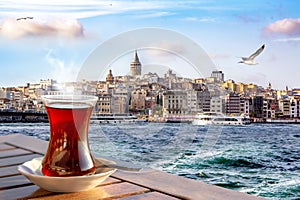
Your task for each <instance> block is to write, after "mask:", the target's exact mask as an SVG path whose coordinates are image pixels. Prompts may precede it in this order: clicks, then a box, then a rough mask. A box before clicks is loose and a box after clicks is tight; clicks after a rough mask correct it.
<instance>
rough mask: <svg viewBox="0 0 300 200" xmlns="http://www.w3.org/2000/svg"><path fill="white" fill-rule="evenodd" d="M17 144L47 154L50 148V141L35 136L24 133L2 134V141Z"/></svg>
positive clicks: (0, 138)
mask: <svg viewBox="0 0 300 200" xmlns="http://www.w3.org/2000/svg"><path fill="white" fill-rule="evenodd" d="M4 142H5V143H6V144H9V145H13V146H17V147H19V148H22V149H27V150H29V151H32V152H36V153H39V154H45V152H46V150H47V148H48V142H47V141H44V140H40V139H37V138H34V137H32V136H25V135H22V134H13V135H8V136H1V137H0V143H4Z"/></svg>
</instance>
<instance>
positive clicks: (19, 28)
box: [1, 19, 84, 39]
mask: <svg viewBox="0 0 300 200" xmlns="http://www.w3.org/2000/svg"><path fill="white" fill-rule="evenodd" d="M1 34H2V35H3V36H5V37H7V38H12V39H15V38H21V37H31V36H46V37H52V36H62V37H68V38H76V37H83V35H84V34H83V27H82V25H81V24H80V23H79V22H78V21H77V20H71V19H67V20H62V19H54V20H50V21H47V22H45V23H43V22H40V21H37V20H35V19H20V20H16V19H6V20H4V21H3V22H2V27H1Z"/></svg>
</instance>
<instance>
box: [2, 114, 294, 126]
mask: <svg viewBox="0 0 300 200" xmlns="http://www.w3.org/2000/svg"><path fill="white" fill-rule="evenodd" d="M94 121H96V122H97V120H94ZM99 121H100V120H99ZM43 122H45V123H48V122H49V120H48V116H47V113H38V112H11V111H7V112H2V111H0V123H43ZM135 122H139V121H134V122H131V123H135ZM108 123H111V124H113V123H114V122H108ZM119 123H122V121H120V122H119ZM143 123H190V121H187V120H183V121H174V122H173V121H165V120H149V121H143ZM251 123H253V124H300V119H298V118H297V119H260V118H256V119H251ZM99 124H100V123H99Z"/></svg>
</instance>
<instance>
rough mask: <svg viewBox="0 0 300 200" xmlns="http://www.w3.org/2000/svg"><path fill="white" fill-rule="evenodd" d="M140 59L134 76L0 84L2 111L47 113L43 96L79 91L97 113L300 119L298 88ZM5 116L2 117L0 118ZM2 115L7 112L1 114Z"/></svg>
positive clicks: (135, 62)
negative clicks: (179, 70) (147, 66)
mask: <svg viewBox="0 0 300 200" xmlns="http://www.w3.org/2000/svg"><path fill="white" fill-rule="evenodd" d="M141 72H142V63H141V62H140V60H139V57H138V53H137V51H135V53H134V55H133V60H132V62H131V63H130V75H125V76H114V75H113V72H112V70H109V72H108V74H107V76H106V80H105V81H87V80H82V81H79V82H64V83H59V82H57V81H56V80H53V79H48V80H40V82H39V83H27V84H26V85H25V86H19V87H6V88H4V87H2V88H0V111H1V112H2V113H3V112H25V113H45V109H44V106H43V103H42V101H41V96H42V95H46V94H48V95H56V94H63V93H64V92H65V91H80V92H81V94H86V95H95V96H97V97H98V101H97V103H96V106H95V108H94V114H101V115H105V114H112V113H132V114H134V115H136V116H139V117H143V118H147V119H152V120H155V119H161V118H166V117H178V116H181V117H183V116H194V115H196V114H197V113H199V112H220V113H223V114H226V115H235V116H237V115H247V116H250V117H251V119H252V120H254V121H260V122H263V121H266V120H269V119H297V118H298V119H300V88H293V89H289V88H286V89H285V90H276V89H273V88H272V85H271V83H269V85H268V86H267V88H264V87H262V86H258V85H255V84H253V83H239V82H235V81H234V80H224V73H223V72H222V71H212V72H211V76H210V77H206V78H197V79H190V78H184V77H179V76H178V75H176V74H175V73H173V72H172V70H171V69H168V70H167V71H166V73H165V74H164V77H159V76H158V75H157V74H156V73H151V72H149V73H147V74H144V75H142V73H141ZM0 117H1V116H0ZM2 117H3V116H2Z"/></svg>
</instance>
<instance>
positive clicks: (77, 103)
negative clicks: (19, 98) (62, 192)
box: [42, 95, 97, 176]
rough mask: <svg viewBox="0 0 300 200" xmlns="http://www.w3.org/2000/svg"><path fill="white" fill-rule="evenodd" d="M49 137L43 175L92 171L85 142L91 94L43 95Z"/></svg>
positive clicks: (87, 145)
mask: <svg viewBox="0 0 300 200" xmlns="http://www.w3.org/2000/svg"><path fill="white" fill-rule="evenodd" d="M42 101H43V103H44V106H45V108H46V112H47V114H48V119H49V122H50V140H49V145H48V149H47V152H46V154H45V157H44V159H43V161H42V173H43V174H44V175H45V176H82V175H91V174H94V173H95V170H96V166H95V162H94V159H93V156H92V154H91V151H90V147H89V142H88V126H89V121H90V116H91V113H92V111H93V107H94V105H95V103H96V101H97V97H95V96H87V95H44V96H42Z"/></svg>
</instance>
